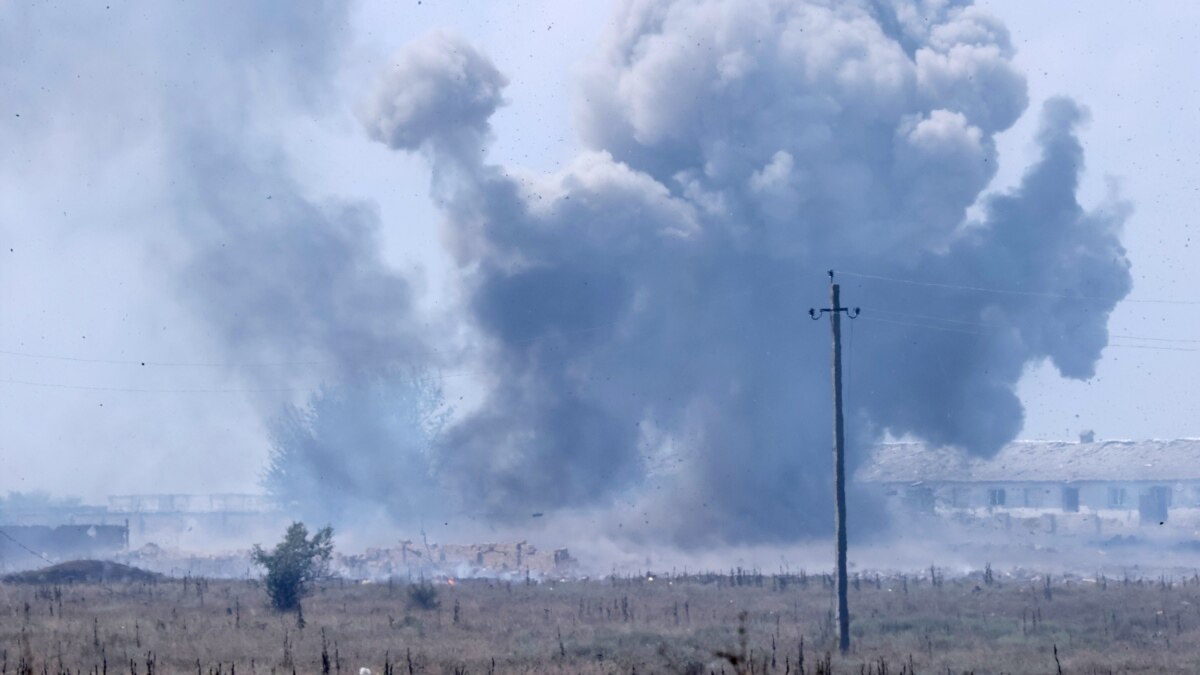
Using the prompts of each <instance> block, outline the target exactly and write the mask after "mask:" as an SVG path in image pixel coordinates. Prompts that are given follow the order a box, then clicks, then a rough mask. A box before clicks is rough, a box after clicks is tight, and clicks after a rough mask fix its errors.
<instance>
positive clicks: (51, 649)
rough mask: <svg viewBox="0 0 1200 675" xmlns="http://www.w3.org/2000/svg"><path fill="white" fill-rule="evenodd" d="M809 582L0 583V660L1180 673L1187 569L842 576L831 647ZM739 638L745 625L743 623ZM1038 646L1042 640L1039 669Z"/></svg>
mask: <svg viewBox="0 0 1200 675" xmlns="http://www.w3.org/2000/svg"><path fill="white" fill-rule="evenodd" d="M831 600H832V590H831V587H830V584H829V580H828V578H826V577H823V576H804V575H786V576H784V575H756V574H752V573H737V572H734V573H726V574H721V575H716V574H713V575H699V576H697V575H692V576H689V577H675V578H668V577H665V576H651V575H646V576H638V577H633V578H623V579H608V580H603V581H596V580H593V581H571V582H545V583H528V584H527V583H525V582H512V583H507V582H495V581H492V582H489V581H483V580H472V581H462V582H458V583H456V584H454V585H448V584H441V585H439V586H438V597H437V601H438V603H439V605H438V606H437V607H432V608H420V607H417V606H416V605H415V604H414V603H412V602H411V601H410V600H409V594H408V586H407V584H406V583H405V582H403V581H395V582H392V583H375V584H360V583H351V582H337V581H333V582H327V583H325V584H322V585H321V586H320V587H318V588H316V589H314V592H313V594H312V595H311V596H310V597H308V598H307V600H306V601H305V603H304V606H303V611H302V616H301V615H297V614H295V613H292V614H278V613H276V612H274V611H272V610H271V609H269V608H268V607H267V606H266V598H265V594H264V593H263V590H262V588H261V587H260V586H259V585H258V584H257V583H256V582H252V581H251V582H247V581H206V580H204V579H197V578H185V579H170V580H166V579H164V580H156V581H147V582H141V583H107V582H106V583H90V584H89V583H83V584H78V583H76V584H65V585H63V584H58V585H54V584H41V585H38V584H0V649H2V650H3V654H0V657H2V658H3V663H2V664H0V668H2V672H5V673H7V672H9V670H10V669H11V670H12V671H14V672H22V671H23V672H26V673H42V672H46V673H65V672H71V673H77V672H87V673H92V672H95V673H104V672H108V671H111V672H114V673H115V672H123V673H201V674H202V675H203V674H206V673H217V672H220V673H230V674H232V673H252V674H255V675H257V674H260V673H261V674H265V673H291V672H293V671H294V672H297V673H320V672H335V673H348V674H352V675H354V674H357V673H359V672H360V668H369V669H370V670H371V672H372V673H373V674H375V675H380V674H384V673H393V672H396V673H409V672H411V673H480V674H482V673H634V672H636V673H651V672H656V673H707V672H716V673H720V672H725V673H737V672H746V673H750V672H753V673H764V674H766V673H780V674H788V675H790V674H791V673H798V672H803V673H821V672H829V671H828V670H826V668H827V667H828V668H831V669H832V672H836V673H873V674H876V675H878V674H881V673H892V674H895V673H908V672H913V671H915V672H917V673H946V672H951V673H955V674H957V673H963V672H975V673H1002V672H1003V673H1056V672H1059V670H1058V668H1059V666H1061V672H1063V673H1108V672H1113V673H1195V672H1200V577H1189V578H1175V579H1168V578H1162V579H1156V580H1141V581H1135V580H1129V579H1111V578H1109V579H1105V578H1096V579H1086V580H1084V579H1070V580H1060V579H1050V580H1049V583H1047V581H1046V579H1045V578H1039V577H1036V576H1028V577H1024V578H1022V579H1021V580H1019V581H1018V580H1015V579H1012V578H1006V577H1003V576H1002V575H997V576H995V577H991V576H988V577H985V576H984V575H976V576H974V577H967V578H960V579H943V578H942V577H941V576H940V575H939V574H938V573H937V572H936V571H933V572H932V574H931V572H930V571H926V572H925V573H924V574H923V575H921V576H910V577H890V578H878V577H861V578H856V579H855V583H854V584H853V586H852V589H851V597H850V603H851V610H852V635H853V648H852V651H851V653H850V654H848V655H847V656H845V657H842V656H839V655H836V654H834V655H832V656H831V657H829V658H830V662H829V664H828V665H827V664H826V663H825V662H824V661H825V659H826V658H827V656H826V655H827V653H828V651H829V650H830V649H831V648H832V645H833V639H834V636H833V634H832V626H833V615H832V613H831V611H830V609H831V606H832V602H831ZM743 631H744V632H743ZM1055 649H1057V652H1058V656H1057V658H1058V660H1057V662H1056V657H1055Z"/></svg>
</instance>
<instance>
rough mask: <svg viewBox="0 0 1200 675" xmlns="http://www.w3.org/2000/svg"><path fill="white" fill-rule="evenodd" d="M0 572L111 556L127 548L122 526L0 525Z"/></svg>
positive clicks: (127, 544) (125, 531)
mask: <svg viewBox="0 0 1200 675" xmlns="http://www.w3.org/2000/svg"><path fill="white" fill-rule="evenodd" d="M0 533H2V534H0V571H4V572H15V571H20V570H27V569H32V568H35V567H42V566H44V565H46V564H47V563H50V562H60V561H63V560H70V559H73V558H98V557H106V556H111V555H113V554H116V553H120V552H122V551H125V550H126V549H128V548H129V529H128V528H127V527H125V526H123V525H58V526H50V525H0Z"/></svg>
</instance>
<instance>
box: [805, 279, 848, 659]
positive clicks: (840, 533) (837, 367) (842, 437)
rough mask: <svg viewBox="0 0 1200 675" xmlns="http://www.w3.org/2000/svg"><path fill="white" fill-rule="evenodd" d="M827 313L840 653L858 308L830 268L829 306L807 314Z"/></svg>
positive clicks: (844, 637) (844, 633) (844, 640)
mask: <svg viewBox="0 0 1200 675" xmlns="http://www.w3.org/2000/svg"><path fill="white" fill-rule="evenodd" d="M826 312H828V313H829V325H830V327H831V328H832V329H833V500H834V510H833V526H834V530H835V536H836V538H837V619H838V649H840V650H841V652H842V653H843V654H845V653H846V652H847V651H849V650H850V606H849V599H848V598H847V597H846V596H847V588H846V587H847V586H848V585H849V579H848V575H847V573H846V428H845V427H846V424H845V416H844V415H843V413H842V312H845V313H846V316H847V317H848V318H851V319H853V318H855V317H857V316H858V315H859V313H860V310H859V308H858V307H855V308H854V309H853V310H851V309H850V308H848V307H842V305H841V293H840V288H839V287H838V285H837V284H836V283H834V281H833V270H829V307H826V308H824V309H820V310H817V309H810V310H808V315H809V316H811V317H812V318H813V319H814V320H816V319H819V318H821V315H823V314H825V313H826Z"/></svg>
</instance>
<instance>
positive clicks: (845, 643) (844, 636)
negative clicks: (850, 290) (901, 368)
mask: <svg viewBox="0 0 1200 675" xmlns="http://www.w3.org/2000/svg"><path fill="white" fill-rule="evenodd" d="M830 281H831V282H832V277H831V278H830ZM839 291H840V289H839V288H838V285H837V284H835V283H830V293H829V295H830V298H829V301H830V303H831V304H830V305H829V306H830V307H832V308H833V311H832V312H830V313H829V325H830V327H831V328H832V329H833V500H834V512H833V524H834V530H835V536H836V537H837V619H838V649H840V650H841V652H842V653H843V654H845V653H846V652H847V651H849V650H850V607H849V599H848V598H847V597H846V594H847V589H846V586H847V574H846V429H845V416H844V414H843V412H842V313H841V311H840V309H841V304H840V302H839V300H840V299H841V298H840V292H839Z"/></svg>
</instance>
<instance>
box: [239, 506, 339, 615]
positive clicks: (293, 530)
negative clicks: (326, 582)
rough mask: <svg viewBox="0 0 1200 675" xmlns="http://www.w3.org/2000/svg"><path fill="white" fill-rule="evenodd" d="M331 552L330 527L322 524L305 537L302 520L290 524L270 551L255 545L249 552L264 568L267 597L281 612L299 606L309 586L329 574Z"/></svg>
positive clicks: (306, 530)
mask: <svg viewBox="0 0 1200 675" xmlns="http://www.w3.org/2000/svg"><path fill="white" fill-rule="evenodd" d="M332 555H333V528H332V527H329V526H326V527H323V528H321V529H320V530H317V532H316V533H315V534H313V536H312V537H311V538H309V536H308V528H307V527H305V526H304V523H292V524H291V526H289V527H288V529H287V533H286V534H284V535H283V541H281V542H279V543H278V544H276V545H275V549H274V550H273V551H270V552H267V551H266V550H264V549H263V547H262V546H259V545H258V544H255V545H254V550H253V551H252V553H251V557H252V558H253V560H254V562H255V563H256V564H259V565H262V566H263V567H265V568H266V569H267V575H266V577H265V578H264V580H263V581H264V583H265V584H266V587H267V597H269V598H270V599H271V605H272V606H274V607H275V609H277V610H279V611H281V612H286V611H290V610H293V609H296V608H298V607H299V606H300V599H301V598H302V597H304V596H305V595H306V594H307V593H308V590H309V585H310V584H311V583H312V582H313V581H315V580H317V579H319V578H321V577H323V576H325V575H326V574H328V573H329V558H330V556H332Z"/></svg>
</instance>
